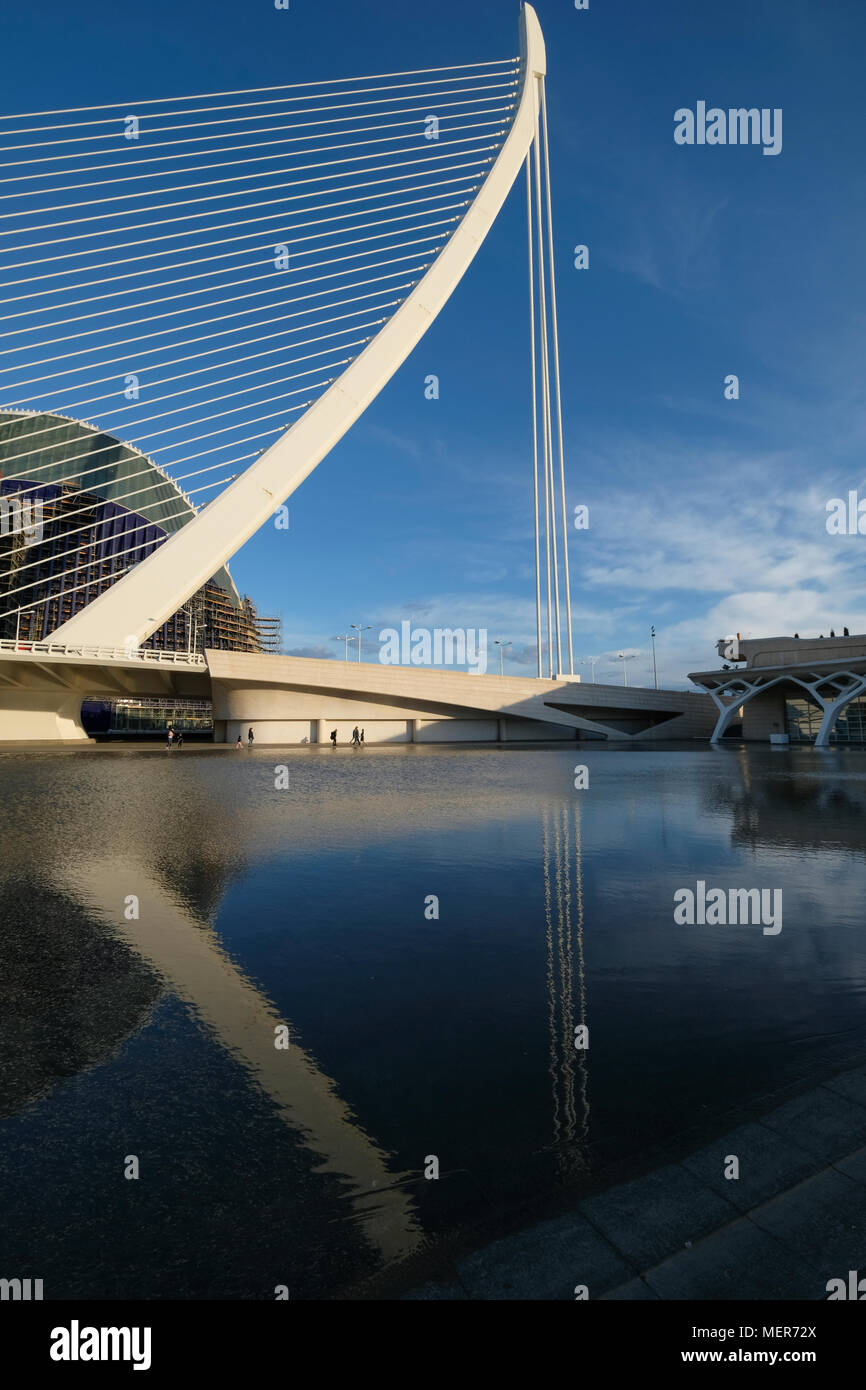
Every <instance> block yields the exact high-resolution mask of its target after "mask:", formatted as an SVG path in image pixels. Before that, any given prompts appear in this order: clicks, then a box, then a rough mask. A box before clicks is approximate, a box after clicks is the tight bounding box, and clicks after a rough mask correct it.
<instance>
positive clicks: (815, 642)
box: [689, 628, 866, 747]
mask: <svg viewBox="0 0 866 1390" xmlns="http://www.w3.org/2000/svg"><path fill="white" fill-rule="evenodd" d="M717 650H718V653H719V656H720V657H723V658H726V664H725V665H723V666H722V668H721V670H715V671H694V672H692V674H691V675H690V676H689V680H692V681H694V682H695V684H696V685H699V686H702V687H703V689H704V690H706V691H707V692H708V694H709V695H711V696H712V699H713V701H714V703H715V705H716V709H717V710H718V719H717V721H716V727H715V729H714V731H713V736H712V741H713V742H718V740H719V739H721V738H723V737H725V735H730V734H736V735H737V736H738V737H741V738H743V739H745V740H747V741H758V742H765V741H767V740H769V741H770V742H779V741H781V740H784V738H785V737H786V736H787V738H788V739H789V740H790V741H791V742H792V743H810V742H811V743H815V744H817V745H818V746H820V747H825V746H826V745H828V744H830V743H864V742H866V635H864V634H859V635H851V634H849V633H848V629H847V628H846V629H845V632H844V635H843V636H842V637H837V636H836V635H835V633H832V634H831V636H830V637H808V638H801V637H800V636H799V635H798V634H797V633H795V634H794V636H793V637H755V638H748V639H741V638H740V637H739V636H737V637H736V638H734V637H724V638H721V639H720V641H719V642H718V646H717ZM728 663H737V665H736V666H734V665H729V664H728Z"/></svg>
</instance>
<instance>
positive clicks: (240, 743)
mask: <svg viewBox="0 0 866 1390" xmlns="http://www.w3.org/2000/svg"><path fill="white" fill-rule="evenodd" d="M243 746H244V741H243V739H242V738H241V736H240V734H238V741H237V743H236V744H235V748H243Z"/></svg>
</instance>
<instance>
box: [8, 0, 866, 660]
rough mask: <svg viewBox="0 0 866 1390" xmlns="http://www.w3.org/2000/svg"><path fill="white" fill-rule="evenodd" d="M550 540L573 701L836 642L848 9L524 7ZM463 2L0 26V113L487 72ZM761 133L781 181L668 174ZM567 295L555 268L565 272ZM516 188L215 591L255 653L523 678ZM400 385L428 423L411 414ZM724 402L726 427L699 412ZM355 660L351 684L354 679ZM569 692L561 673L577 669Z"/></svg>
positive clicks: (858, 401)
mask: <svg viewBox="0 0 866 1390" xmlns="http://www.w3.org/2000/svg"><path fill="white" fill-rule="evenodd" d="M537 9H538V12H539V17H540V19H541V22H542V25H543V27H544V29H545V33H546V37H547V42H548V52H549V78H548V99H549V103H550V119H551V136H552V148H551V159H552V176H553V193H554V216H555V224H556V253H557V259H558V276H559V302H560V317H561V323H560V334H561V345H562V366H563V380H564V385H565V401H564V405H565V427H566V443H567V478H568V500H569V507H572V506H573V505H575V504H577V503H585V504H587V505H588V506H589V508H590V527H589V530H588V531H586V532H581V533H573V537H572V541H571V555H570V558H571V577H572V596H573V604H574V634H575V649H576V652H577V653H579V654H580V655H581V656H585V655H590V654H591V655H594V656H595V655H598V656H600V657H601V660H600V661H599V663H598V666H597V671H596V674H597V678H598V679H599V680H604V679H608V680H614V681H619V680H621V668H620V663H618V662H617V661H616V660H615V655H614V654H615V652H616V651H617V650H620V649H626V650H631V651H634V652H636V653H638V655H637V657H636V659H635V660H633V661H632V662H630V672H629V679H630V681H631V682H632V683H634V684H647V683H651V679H652V678H651V666H650V658H649V627H650V624H651V623H654V624H655V626H656V628H657V630H658V634H659V636H658V656H659V673H660V676H661V678H662V680H663V682H664V683H666V684H672V685H683V684H685V683H686V681H685V676H686V673H687V672H688V671H689V670H695V669H702V668H706V667H708V666H713V665H716V664H717V658H716V654H715V651H714V641H715V639H716V638H717V637H719V636H722V635H723V634H724V633H727V632H733V631H740V632H742V633H743V634H744V635H745V634H747V633H750V632H752V633H754V634H756V635H757V634H759V633H764V634H769V633H782V632H787V631H793V630H797V631H799V632H800V633H801V635H806V634H808V633H812V632H814V633H818V632H824V633H827V632H829V630H830V628H831V627H835V628H836V630H837V631H840V630H841V628H842V627H843V625H847V626H848V627H849V628H850V630H851V631H852V632H854V631H859V632H863V631H866V598H864V594H863V585H862V574H863V557H862V548H863V547H864V546H866V537H862V536H843V537H839V536H830V535H828V534H827V531H826V526H825V520H826V511H825V506H826V503H827V501H828V500H829V499H830V498H832V497H838V496H846V495H847V493H848V491H849V490H850V489H859V492H860V495H861V496H864V497H866V467H864V460H863V441H864V436H866V412H864V385H863V368H862V353H861V351H859V348H860V343H861V340H862V336H863V328H864V318H866V312H864V293H863V291H864V266H863V260H862V246H863V226H864V161H863V150H862V139H863V132H864V119H863V95H862V88H863V84H862V54H863V51H864V41H866V13H864V10H863V7H862V5H861V4H859V3H857V0H850V2H849V0H830V3H827V4H823V5H821V6H817V5H815V4H812V3H808V0H730V3H728V4H726V5H725V6H723V7H722V6H718V5H708V4H695V3H694V0H661V2H660V3H649V2H648V0H590V8H589V10H588V11H582V12H578V11H575V9H574V8H573V5H572V4H571V3H570V0H538V4H537ZM517 21H518V6H517V5H516V4H514V3H511V0H508V3H505V2H504V0H503V3H498V2H496V3H494V0H438V3H437V4H436V5H435V6H422V5H407V4H405V3H397V2H396V0H370V3H364V4H359V3H352V0H327V3H325V0H291V5H290V9H289V10H288V11H277V10H275V8H274V7H273V4H269V3H267V2H266V0H255V2H254V3H245V4H240V3H231V4H229V3H226V0H215V3H211V4H207V5H201V4H197V3H196V4H193V3H191V0H172V3H168V0H150V2H149V3H148V5H147V6H123V5H116V4H114V3H110V4H109V3H103V0H86V2H85V3H84V4H82V5H80V6H74V7H73V6H69V5H66V4H60V3H57V0H48V3H45V4H42V5H40V6H38V7H29V6H27V7H25V6H24V5H23V4H22V5H17V6H13V5H9V6H7V8H6V13H5V15H4V99H3V107H4V110H5V111H7V112H14V111H29V110H34V109H42V108H43V107H48V106H52V107H53V106H57V107H66V106H77V105H84V104H87V103H89V102H90V101H93V102H113V101H117V102H124V101H126V100H127V99H130V100H131V99H134V98H145V97H162V96H166V97H167V96H177V95H180V94H185V93H191V92H197V91H216V90H220V89H222V88H236V87H237V88H246V87H257V86H264V85H269V84H276V83H289V82H295V81H301V80H303V79H310V78H337V77H342V76H350V75H353V74H358V73H362V72H388V71H396V70H403V69H411V68H417V67H435V66H437V65H439V64H447V63H468V62H473V61H482V60H485V59H490V58H498V57H510V56H512V55H513V54H515V53H516V52H517V47H518V45H517ZM698 100H706V101H707V102H708V104H709V105H718V106H720V107H722V108H727V107H729V106H757V107H768V108H777V107H779V108H782V110H783V113H784V123H783V131H784V138H783V149H782V152H781V154H780V155H779V156H778V157H773V158H771V157H765V156H763V155H762V153H761V150H760V148H755V147H724V146H722V147H708V146H704V147H698V146H695V147H681V146H678V145H676V144H675V143H674V139H673V130H674V112H675V110H676V109H677V108H679V107H692V108H694V107H695V104H696V102H697V101H698ZM577 243H585V244H587V245H588V246H589V248H590V268H589V270H588V271H576V270H575V269H574V268H573V254H572V253H573V247H574V246H575V245H576V244H577ZM527 364H528V331H527V290H526V274H525V230H524V203H523V190H522V188H521V189H516V190H515V192H514V193H513V194H512V197H511V200H510V201H509V204H508V205H507V207H506V209H505V211H504V213H503V215H502V216H501V217H500V219H499V221H498V223H497V225H496V226H495V227H494V229H493V231H492V233H491V235H490V237H489V238H488V241H487V242H486V244H485V246H484V247H483V248H482V251H481V253H480V254H479V256H478V258H477V260H476V262H475V263H474V265H473V266H472V268H471V270H470V272H469V273H468V275H467V276H466V278H465V279H464V281H463V283H462V284H461V285H460V287H459V288H458V290H457V292H456V293H455V295H454V296H453V298H452V300H451V301H450V303H449V304H448V306H447V308H446V310H445V311H444V313H443V314H442V315H441V317H440V318H439V320H438V321H437V322H436V323H435V324H434V326H433V328H432V329H431V330H430V332H429V333H428V334H427V336H426V338H425V339H424V340H423V341H422V343H421V344H420V346H419V347H418V348H417V349H416V351H415V352H414V353H413V355H412V357H411V358H410V359H409V361H408V362H407V363H406V364H405V365H404V367H403V368H402V369H401V370H400V372H399V373H398V375H397V376H396V377H395V378H394V380H393V381H392V382H391V383H390V385H389V386H388V387H387V389H386V390H385V391H384V392H383V394H382V395H381V396H380V397H379V399H378V400H377V401H376V402H375V403H374V405H373V406H372V407H371V408H370V409H369V410H368V412H367V413H366V415H365V416H364V417H363V418H362V419H361V420H360V421H359V422H358V423H357V424H356V425H355V427H354V428H353V429H352V431H351V432H350V434H349V435H348V436H347V437H346V438H345V439H344V440H343V441H342V443H341V444H340V445H339V446H338V447H337V448H336V449H335V450H334V451H333V453H332V454H331V455H330V456H329V457H328V458H327V459H326V460H324V461H323V462H322V463H321V464H320V465H319V467H318V469H317V470H316V471H315V472H314V473H313V475H312V476H311V477H310V478H309V479H308V480H307V481H306V482H305V483H304V484H303V485H302V487H301V488H300V490H299V491H298V492H297V493H296V494H295V495H294V497H293V498H292V499H291V501H290V504H289V505H290V509H291V528H290V530H289V532H288V533H286V532H277V531H275V530H273V529H272V528H269V527H268V528H265V529H264V530H263V531H262V532H260V533H259V534H258V535H257V536H256V537H255V538H254V539H253V540H252V541H251V542H250V543H249V544H248V545H247V546H246V547H245V548H244V550H243V551H241V552H240V553H239V554H238V555H237V556H236V557H235V559H234V561H233V562H232V565H231V569H232V573H233V574H234V576H235V579H236V581H237V583H238V585H239V587H240V588H241V589H243V590H245V591H247V592H249V593H250V594H251V595H252V596H253V597H254V598H255V600H256V601H257V603H258V604H259V606H260V608H261V609H262V610H264V611H266V612H280V613H281V614H282V616H283V620H284V629H285V646H286V649H287V650H289V651H294V652H296V653H298V654H305V655H314V654H325V653H330V654H333V655H334V656H339V655H342V651H343V648H342V645H341V644H338V643H336V642H334V641H332V640H331V639H332V638H333V636H334V634H337V633H341V632H344V631H346V627H347V624H349V623H353V622H354V623H363V624H371V625H372V627H373V629H374V632H377V631H378V630H379V629H380V628H382V627H385V626H391V625H399V623H400V621H401V620H403V619H406V618H409V619H411V620H412V621H413V622H415V623H416V624H423V625H425V626H430V627H433V626H448V627H461V626H462V627H467V628H470V627H471V628H478V627H481V628H486V629H487V630H488V632H489V634H490V639H491V641H492V639H493V638H494V637H501V638H504V639H510V640H511V641H512V642H513V644H514V645H513V655H512V656H511V657H510V658H507V659H506V670H508V671H510V672H511V673H512V674H532V673H533V672H534V669H535V658H534V650H533V645H532V644H533V642H534V633H535V616H534V576H533V569H532V554H533V551H532V513H531V508H532V474H531V455H530V426H529V379H528V369H527ZM429 373H435V374H436V375H437V376H438V377H439V378H440V384H441V385H440V390H441V394H440V399H439V400H438V401H429V400H426V399H425V394H424V381H425V378H426V376H427V375H428V374H429ZM729 373H736V374H737V376H738V377H739V381H740V399H739V400H737V401H727V400H725V398H724V379H725V377H726V376H727V375H728V374H729ZM376 650H377V648H376V646H374V645H371V646H370V648H369V651H368V652H367V653H366V655H367V657H368V659H375V657H376ZM580 669H581V670H582V672H583V675H584V678H585V679H588V678H589V667H583V668H580Z"/></svg>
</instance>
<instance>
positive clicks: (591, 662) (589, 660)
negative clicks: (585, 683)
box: [578, 656, 600, 685]
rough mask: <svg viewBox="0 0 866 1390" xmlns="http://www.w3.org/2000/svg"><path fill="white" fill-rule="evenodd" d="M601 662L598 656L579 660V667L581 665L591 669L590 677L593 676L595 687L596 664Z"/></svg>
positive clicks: (583, 657) (584, 657)
mask: <svg viewBox="0 0 866 1390" xmlns="http://www.w3.org/2000/svg"><path fill="white" fill-rule="evenodd" d="M599 660H600V658H599V657H597V656H582V657H580V658H579V661H578V665H580V666H588V667H589V670H590V675H591V677H592V684H593V685H595V668H596V664H597V662H598V661H599Z"/></svg>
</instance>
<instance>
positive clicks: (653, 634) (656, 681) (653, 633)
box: [650, 627, 659, 690]
mask: <svg viewBox="0 0 866 1390" xmlns="http://www.w3.org/2000/svg"><path fill="white" fill-rule="evenodd" d="M650 640H651V641H652V644H653V684H654V685H655V688H656V690H658V688H659V676H658V671H657V670H656V630H655V627H651V628H650Z"/></svg>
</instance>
